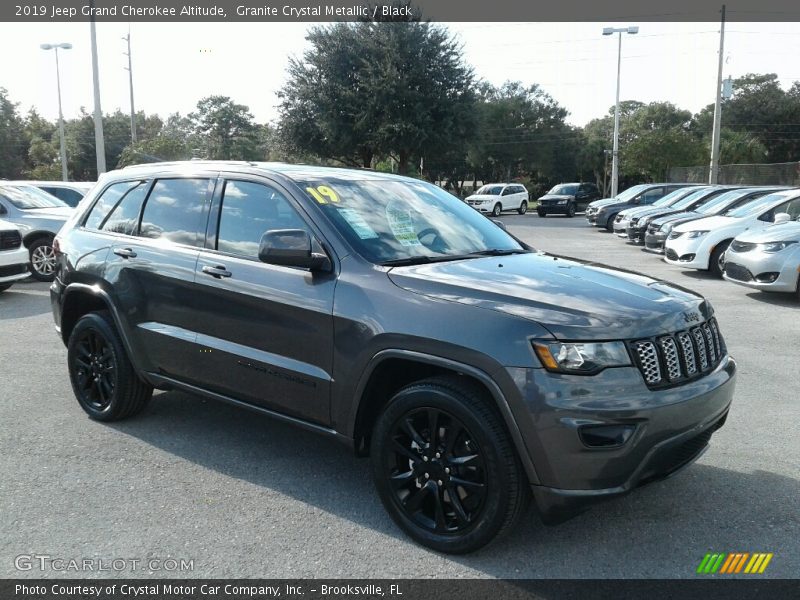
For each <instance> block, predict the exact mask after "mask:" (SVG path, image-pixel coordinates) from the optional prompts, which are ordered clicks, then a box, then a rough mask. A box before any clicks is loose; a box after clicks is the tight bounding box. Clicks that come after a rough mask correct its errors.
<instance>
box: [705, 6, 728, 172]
mask: <svg viewBox="0 0 800 600" xmlns="http://www.w3.org/2000/svg"><path fill="white" fill-rule="evenodd" d="M724 53H725V5H724V4H723V5H722V21H721V22H720V29H719V66H718V67H717V89H716V93H715V96H714V129H713V131H712V133H711V168H710V169H709V172H708V183H709V184H710V185H714V184H716V183H717V181H718V179H719V138H720V128H721V125H722V64H723V58H724Z"/></svg>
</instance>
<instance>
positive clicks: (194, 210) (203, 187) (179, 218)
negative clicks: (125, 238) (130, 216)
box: [139, 179, 209, 246]
mask: <svg viewBox="0 0 800 600" xmlns="http://www.w3.org/2000/svg"><path fill="white" fill-rule="evenodd" d="M208 187H209V180H208V179H160V180H158V181H156V183H155V185H154V186H153V190H152V191H151V192H150V196H149V197H148V198H147V203H146V204H145V205H144V213H143V214H142V224H141V227H140V228H139V235H140V236H141V237H146V238H152V239H164V240H169V241H170V242H174V243H176V244H186V245H189V246H202V244H203V241H204V239H205V229H206V210H207V206H206V202H207V200H208Z"/></svg>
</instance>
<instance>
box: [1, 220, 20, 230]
mask: <svg viewBox="0 0 800 600" xmlns="http://www.w3.org/2000/svg"><path fill="white" fill-rule="evenodd" d="M0 231H19V227H17V226H16V225H14V223H9V222H8V221H3V220H2V219H0Z"/></svg>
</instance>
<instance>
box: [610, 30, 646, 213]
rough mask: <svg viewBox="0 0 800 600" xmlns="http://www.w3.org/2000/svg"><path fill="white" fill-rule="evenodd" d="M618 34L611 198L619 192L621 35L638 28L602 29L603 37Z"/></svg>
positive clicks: (631, 32)
mask: <svg viewBox="0 0 800 600" xmlns="http://www.w3.org/2000/svg"><path fill="white" fill-rule="evenodd" d="M614 33H617V34H619V41H618V45H617V97H616V102H615V103H614V145H613V149H612V150H611V197H612V198H613V197H614V196H616V195H617V193H618V191H619V189H618V188H619V85H620V74H621V71H622V34H623V33H630V34H636V33H639V28H638V27H617V28H614V27H604V28H603V35H612V34H614Z"/></svg>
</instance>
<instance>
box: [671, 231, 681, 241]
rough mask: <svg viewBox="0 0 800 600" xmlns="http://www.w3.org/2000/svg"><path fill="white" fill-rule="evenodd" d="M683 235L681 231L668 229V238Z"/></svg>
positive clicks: (675, 238)
mask: <svg viewBox="0 0 800 600" xmlns="http://www.w3.org/2000/svg"><path fill="white" fill-rule="evenodd" d="M682 235H683V231H670V233H669V239H671V240H677V239H678V238H679V237H681V236H682Z"/></svg>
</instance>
